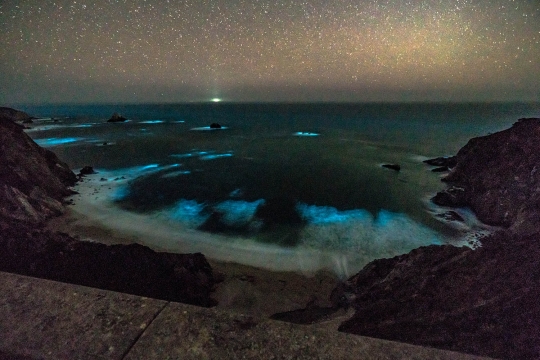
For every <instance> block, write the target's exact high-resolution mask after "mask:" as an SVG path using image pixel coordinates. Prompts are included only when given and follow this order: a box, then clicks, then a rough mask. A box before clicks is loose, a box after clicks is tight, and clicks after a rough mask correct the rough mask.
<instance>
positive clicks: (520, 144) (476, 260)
mask: <svg viewBox="0 0 540 360" xmlns="http://www.w3.org/2000/svg"><path fill="white" fill-rule="evenodd" d="M539 139H540V120H539V119H522V120H520V121H519V122H518V123H516V124H514V126H513V127H512V128H510V129H508V130H504V131H501V132H498V133H495V134H492V135H489V136H484V137H480V138H475V139H472V140H470V141H469V143H468V144H467V145H466V146H465V147H463V148H462V149H461V150H460V151H459V153H458V155H457V156H456V161H457V163H456V165H455V167H454V168H453V169H452V171H451V172H450V174H449V175H448V177H447V178H446V180H447V181H448V182H449V183H450V184H452V185H453V187H451V188H450V189H448V190H446V191H444V192H442V193H440V194H438V195H437V196H436V197H435V199H434V201H436V202H437V203H439V204H443V205H447V206H469V207H471V208H472V209H473V210H474V211H475V212H476V214H477V215H478V217H479V219H480V220H482V221H484V222H487V223H490V224H495V225H502V226H505V227H507V229H506V230H500V231H499V232H497V233H495V234H494V235H491V236H489V237H487V238H483V239H482V246H481V247H480V248H478V249H476V250H471V249H469V248H457V247H452V246H428V247H421V248H419V249H415V250H413V251H411V252H410V253H408V254H405V255H401V256H397V257H394V258H392V259H380V260H375V261H373V262H371V263H370V264H368V265H367V266H366V267H365V268H364V269H363V270H362V271H360V272H359V273H358V274H356V275H355V276H353V277H352V278H350V279H349V280H348V281H347V283H346V284H345V285H342V286H341V287H339V288H337V289H336V291H335V294H333V297H334V298H335V299H339V301H336V303H337V304H338V305H340V306H353V307H354V308H355V309H356V313H355V315H354V316H353V317H352V318H351V319H350V320H348V321H346V322H345V323H343V324H342V325H341V327H340V330H341V331H345V332H351V333H355V334H360V335H366V336H372V337H379V338H385V339H390V340H398V341H404V342H409V343H414V344H419V345H426V346H431V347H438V348H444V349H451V350H457V351H463V352H468V353H473V354H479V355H487V356H493V357H499V358H512V359H516V358H521V359H537V358H540V302H539V301H538V299H539V298H540V228H539V227H538V224H540V215H539V214H540V192H539V191H538V190H537V189H540V174H538V173H537V168H540V165H539V163H538V160H539V156H538V154H540V141H538V140H539ZM435 166H438V164H436V165H435ZM340 302H341V303H340Z"/></svg>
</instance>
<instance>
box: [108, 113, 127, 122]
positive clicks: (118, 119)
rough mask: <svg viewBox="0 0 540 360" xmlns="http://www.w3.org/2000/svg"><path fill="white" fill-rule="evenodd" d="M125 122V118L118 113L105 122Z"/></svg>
mask: <svg viewBox="0 0 540 360" xmlns="http://www.w3.org/2000/svg"><path fill="white" fill-rule="evenodd" d="M125 121H127V118H125V117H123V116H122V115H120V114H118V113H114V114H112V116H111V118H110V119H109V120H107V122H110V123H115V122H125Z"/></svg>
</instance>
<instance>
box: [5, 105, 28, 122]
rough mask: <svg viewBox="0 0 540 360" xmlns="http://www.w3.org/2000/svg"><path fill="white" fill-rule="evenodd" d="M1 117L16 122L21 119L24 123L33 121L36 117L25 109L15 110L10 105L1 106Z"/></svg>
mask: <svg viewBox="0 0 540 360" xmlns="http://www.w3.org/2000/svg"><path fill="white" fill-rule="evenodd" d="M0 118H4V119H6V120H11V121H14V122H15V121H20V122H22V123H23V124H26V123H32V119H34V117H32V116H30V115H28V114H27V113H25V112H24V111H20V110H15V109H12V108H8V107H0Z"/></svg>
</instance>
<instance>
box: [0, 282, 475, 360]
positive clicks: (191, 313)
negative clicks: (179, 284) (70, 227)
mask: <svg viewBox="0 0 540 360" xmlns="http://www.w3.org/2000/svg"><path fill="white" fill-rule="evenodd" d="M0 293H1V294H2V295H0V359H26V360H29V359H60V358H62V359H70V358H77V359H95V358H107V359H124V358H125V359H154V358H182V359H234V358H247V359H249V358H257V359H259V358H260V359H263V358H265V359H272V358H276V359H283V358H293V359H398V358H399V359H480V358H479V357H475V356H469V355H465V354H460V353H456V352H450V351H442V350H437V349H431V348H424V347H420V346H413V345H408V344H402V343H397V342H392V341H387V340H380V339H373V338H367V337H362V336H356V335H351V334H343V333H339V332H337V331H336V332H328V331H322V330H317V329H313V328H310V327H306V326H301V325H294V324H289V323H282V322H278V321H272V320H264V321H256V320H254V319H253V318H251V317H248V316H245V315H241V314H234V313H229V312H225V311H222V310H218V309H207V308H200V307H195V306H191V305H184V304H180V303H174V302H167V301H163V300H155V299H149V298H144V297H140V296H134V295H128V294H123V293H116V292H111V291H106V290H99V289H94V288H88V287H84V286H78V285H71V284H65V283H59V282H55V281H50V280H43V279H37V278H31V277H27V276H21V275H15V274H10V273H5V272H0Z"/></svg>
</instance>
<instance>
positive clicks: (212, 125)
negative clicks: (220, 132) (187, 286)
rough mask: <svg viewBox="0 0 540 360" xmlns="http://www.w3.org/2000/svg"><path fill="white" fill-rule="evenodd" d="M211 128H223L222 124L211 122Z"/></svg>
mask: <svg viewBox="0 0 540 360" xmlns="http://www.w3.org/2000/svg"><path fill="white" fill-rule="evenodd" d="M210 129H221V125H220V124H218V123H211V124H210Z"/></svg>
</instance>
